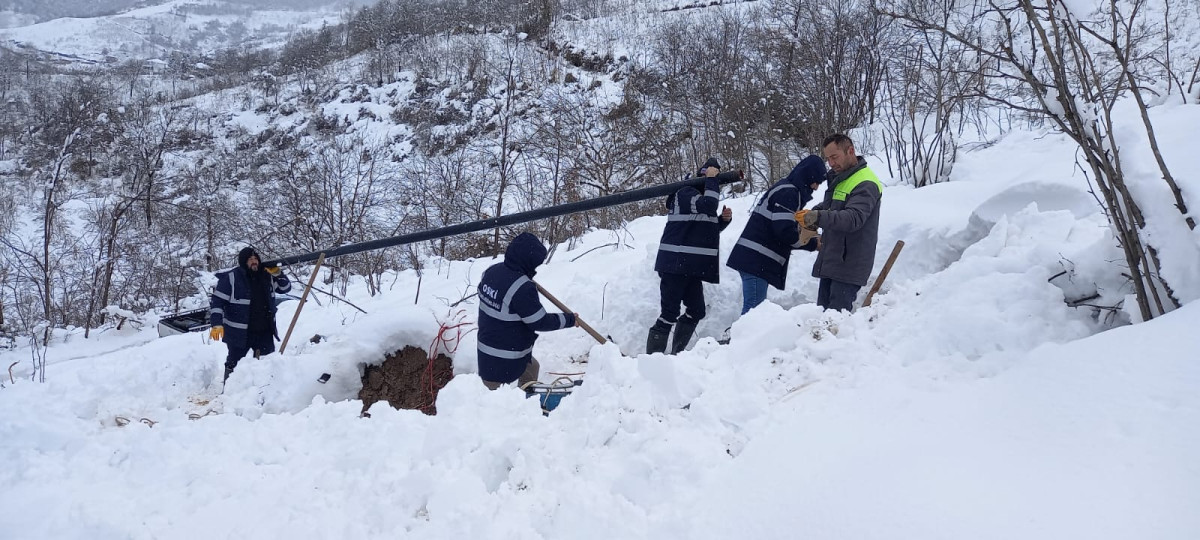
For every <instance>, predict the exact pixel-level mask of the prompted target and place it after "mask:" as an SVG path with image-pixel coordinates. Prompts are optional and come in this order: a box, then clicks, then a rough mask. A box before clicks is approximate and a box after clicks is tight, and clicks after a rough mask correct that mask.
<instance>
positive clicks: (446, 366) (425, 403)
mask: <svg viewBox="0 0 1200 540" xmlns="http://www.w3.org/2000/svg"><path fill="white" fill-rule="evenodd" d="M453 377H454V367H453V365H452V364H451V362H450V357H448V356H446V355H444V354H439V355H438V356H437V358H435V359H434V360H433V367H432V370H431V369H430V363H429V354H428V353H427V352H425V350H424V349H421V348H419V347H413V346H408V347H405V348H404V349H402V350H399V351H396V352H393V353H391V354H389V355H387V356H385V357H384V360H383V364H381V365H378V366H367V368H366V369H365V370H364V372H363V379H362V382H363V386H362V391H360V392H359V393H358V398H359V399H361V400H362V402H363V408H362V414H363V416H370V415H368V414H367V409H370V408H371V405H374V404H375V402H377V401H387V402H388V405H391V406H392V407H395V408H397V409H416V410H419V411H421V412H423V413H425V414H437V407H436V403H437V394H438V392H440V391H441V390H442V388H444V387H445V386H446V383H448V382H450V379H451V378H453ZM431 378H432V381H431V380H430V379H431Z"/></svg>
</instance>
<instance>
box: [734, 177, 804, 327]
mask: <svg viewBox="0 0 1200 540" xmlns="http://www.w3.org/2000/svg"><path fill="white" fill-rule="evenodd" d="M824 179H825V164H824V163H823V162H822V161H821V158H819V157H817V156H815V155H812V156H808V157H806V158H804V159H802V160H800V162H799V163H797V164H796V166H795V167H794V168H793V169H792V172H791V173H789V174H788V175H787V177H786V178H783V179H782V180H780V181H778V182H775V185H773V186H771V189H769V190H767V192H766V194H764V195H763V196H762V198H760V199H759V201H758V204H757V205H755V207H754V212H753V213H752V214H750V220H749V221H747V222H746V228H745V229H742V236H741V238H738V241H737V244H734V246H733V251H731V252H730V253H729V260H728V262H726V263H725V265H726V266H728V267H730V268H732V269H734V270H737V271H738V273H739V274H741V276H742V315H745V314H746V312H748V311H750V310H751V309H753V308H754V306H757V305H759V304H761V303H762V301H763V300H766V298H767V285H770V286H772V287H775V288H776V289H780V290H783V286H784V283H785V281H786V279H787V268H788V259H790V258H791V255H792V250H796V249H803V250H807V251H815V250H816V249H817V239H816V236H817V234H816V231H809V230H808V229H804V228H802V227H799V226H797V224H796V220H795V214H796V212H797V211H798V210H800V209H801V208H804V205H806V204H808V201H811V200H812V198H813V191H814V190H816V189H817V187H819V186H820V185H821V182H822V181H824Z"/></svg>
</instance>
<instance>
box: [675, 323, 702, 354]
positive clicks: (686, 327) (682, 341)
mask: <svg viewBox="0 0 1200 540" xmlns="http://www.w3.org/2000/svg"><path fill="white" fill-rule="evenodd" d="M695 333H696V323H694V322H692V321H686V320H683V319H680V320H679V322H677V323H675V338H674V339H672V340H671V354H679V352H680V351H682V350H683V349H684V348H686V347H687V344H688V342H689V341H691V340H692V334H695Z"/></svg>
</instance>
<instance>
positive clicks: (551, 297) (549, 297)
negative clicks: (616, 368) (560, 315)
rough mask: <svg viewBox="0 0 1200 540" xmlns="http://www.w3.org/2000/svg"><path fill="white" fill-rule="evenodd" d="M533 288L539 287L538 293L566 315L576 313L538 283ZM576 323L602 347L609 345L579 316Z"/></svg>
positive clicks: (534, 283) (576, 317)
mask: <svg viewBox="0 0 1200 540" xmlns="http://www.w3.org/2000/svg"><path fill="white" fill-rule="evenodd" d="M533 286H535V287H537V290H538V292H540V293H542V296H545V297H546V299H547V300H550V303H552V304H554V305H556V306H558V309H561V310H563V311H564V312H566V313H575V312H574V311H571V308H569V307H567V306H566V304H563V303H562V302H559V301H558V299H557V298H555V297H554V295H552V294H550V293H549V292H546V289H543V288H542V286H541V285H540V284H538V282H536V281H535V282H533ZM575 322H577V323H579V326H580V328H583V329H584V331H586V332H587V333H589V334H591V335H592V337H593V338H596V341H597V342H598V343H600V344H601V345H603V344H605V343H608V340H606V339H604V336H602V335H600V332H597V331H596V329H594V328H592V326H591V325H590V324H588V323H586V322H584V321H583V319H581V318H579V316H578V315H576V316H575Z"/></svg>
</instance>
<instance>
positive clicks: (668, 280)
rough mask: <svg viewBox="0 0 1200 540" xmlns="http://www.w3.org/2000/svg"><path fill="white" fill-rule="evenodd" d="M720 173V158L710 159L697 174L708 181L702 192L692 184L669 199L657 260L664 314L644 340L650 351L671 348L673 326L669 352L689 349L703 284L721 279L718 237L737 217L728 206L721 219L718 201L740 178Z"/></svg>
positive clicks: (699, 314) (701, 306)
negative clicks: (729, 182)
mask: <svg viewBox="0 0 1200 540" xmlns="http://www.w3.org/2000/svg"><path fill="white" fill-rule="evenodd" d="M720 171H721V166H720V164H719V163H718V162H717V160H716V158H708V161H706V162H704V166H703V167H701V168H700V171H699V173H698V176H701V177H703V178H704V179H705V180H704V192H700V191H699V190H697V189H696V188H694V187H691V186H688V187H684V188H680V189H679V190H678V191H676V192H675V193H674V194H672V195H671V196H669V197H667V209H668V214H667V226H666V227H665V228H664V229H663V234H662V240H660V241H659V244H658V257H657V259H656V260H655V262H654V270H655V271H656V272H658V275H659V278H660V280H659V294H660V303H661V313H660V314H659V316H658V320H656V321H654V325H653V326H651V327H650V332H649V335H648V336H647V337H646V352H648V353H658V352H665V351H666V350H667V339H668V337H670V334H671V328H672V327H674V329H675V337H674V339H673V340H672V341H671V354H675V353H678V352H679V351H682V350H683V349H684V347H687V344H688V342H689V341H691V339H692V334H694V333H695V332H696V325H697V324H699V323H700V319H703V318H704V315H705V307H704V287H703V285H702V282H705V281H707V282H709V283H717V282H719V281H720V277H719V274H718V269H719V266H720V261H719V259H718V255H719V253H720V239H721V236H720V233H721V231H723V230H725V227H727V226H729V222H730V221H731V220H732V219H733V213H732V212H731V211H730V210H729V208H724V209H723V210H722V211H721V215H720V216H719V217H718V216H717V198H718V197H719V196H720V191H719V190H720V185H721V181H722V179H724V178H725V177H726V176H729V177H730V178H729V179H733V178H734V177H740V176H741V173H740V172H739V171H731V172H728V173H725V174H724V175H721V174H719V173H720ZM680 303H683V306H684V308H685V309H686V311H685V312H684V314H683V316H680V314H679V305H680Z"/></svg>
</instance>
